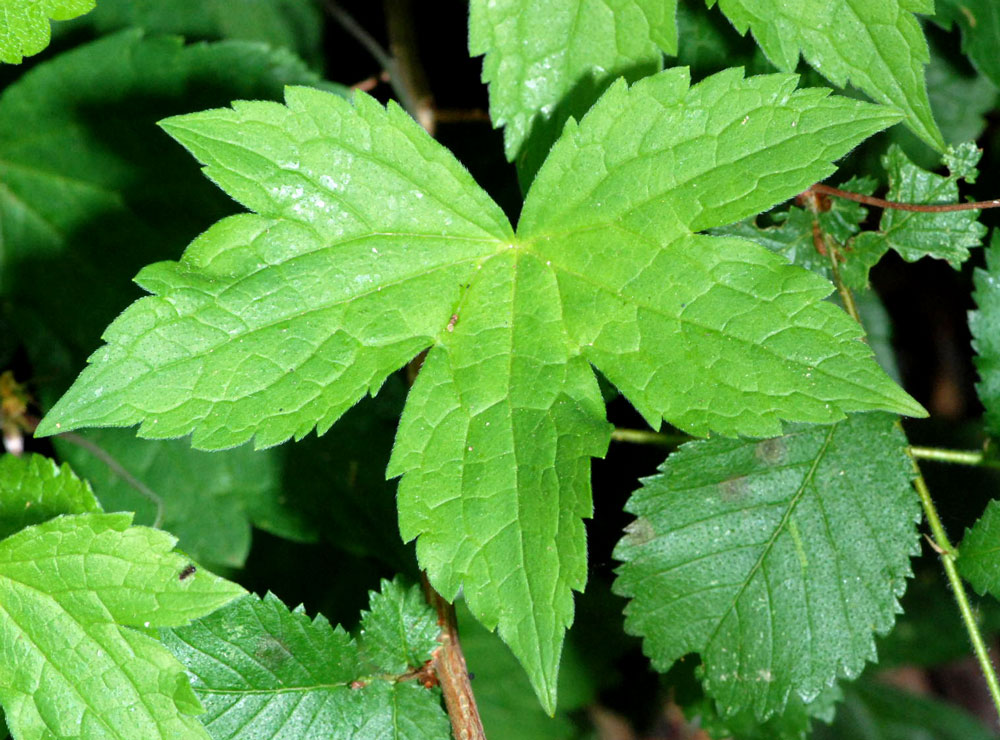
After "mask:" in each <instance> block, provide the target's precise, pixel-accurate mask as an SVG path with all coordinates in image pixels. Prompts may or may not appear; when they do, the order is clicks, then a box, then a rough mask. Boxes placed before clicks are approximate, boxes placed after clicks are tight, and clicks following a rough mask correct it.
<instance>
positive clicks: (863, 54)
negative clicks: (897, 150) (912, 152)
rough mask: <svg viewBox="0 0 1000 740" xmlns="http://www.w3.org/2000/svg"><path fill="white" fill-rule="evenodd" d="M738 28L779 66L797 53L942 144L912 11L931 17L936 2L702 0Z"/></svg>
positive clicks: (788, 67) (923, 44) (790, 65)
mask: <svg viewBox="0 0 1000 740" xmlns="http://www.w3.org/2000/svg"><path fill="white" fill-rule="evenodd" d="M706 2H707V3H708V5H709V6H712V5H715V3H716V2H718V3H719V8H721V9H722V12H723V13H725V14H726V15H727V16H728V17H729V19H730V20H731V21H732V22H733V25H735V26H736V28H737V30H739V31H740V33H746V31H747V29H750V30H751V31H752V32H753V35H754V38H756V39H757V43H759V44H760V46H761V48H762V49H763V50H764V53H765V54H767V56H768V57H769V58H770V59H771V61H772V62H774V64H775V65H777V67H778V68H779V69H782V70H784V71H792V70H794V69H795V67H796V65H797V63H798V61H799V54H800V53H801V54H802V56H803V57H804V58H805V60H806V61H807V62H809V64H810V65H812V67H813V68H814V69H815V70H816V71H817V72H819V73H820V74H822V75H823V76H824V77H826V78H827V79H828V80H830V82H832V83H833V84H834V85H837V86H838V87H844V86H845V85H846V84H847V83H848V82H850V83H851V84H853V85H854V86H855V87H858V88H860V89H861V90H864V91H865V92H866V93H868V94H869V95H871V96H872V97H873V98H874V99H875V100H878V101H879V102H882V103H891V104H892V105H895V106H898V107H899V108H901V109H902V110H903V111H904V112H905V113H906V123H907V125H908V126H909V127H910V128H911V129H913V131H914V133H916V134H917V135H918V136H919V137H920V138H921V139H923V140H924V141H926V142H927V143H928V144H930V145H931V146H933V147H934V148H935V149H939V150H940V149H944V140H943V139H942V138H941V132H940V131H938V128H937V124H936V123H935V122H934V116H933V114H932V113H931V107H930V102H929V101H928V99H927V86H926V84H925V82H924V71H923V65H924V64H926V63H927V61H928V59H930V55H929V53H928V51H927V41H926V39H924V33H923V31H922V30H921V28H920V24H919V23H918V22H917V18H916V16H915V15H914V13H924V14H928V15H933V13H934V1H933V0H825V2H813V0H781V2H774V0H706Z"/></svg>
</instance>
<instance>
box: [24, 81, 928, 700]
mask: <svg viewBox="0 0 1000 740" xmlns="http://www.w3.org/2000/svg"><path fill="white" fill-rule="evenodd" d="M794 85H795V78H794V77H791V76H787V75H777V76H770V77H760V78H752V79H743V78H742V77H741V76H740V75H739V74H733V73H725V74H720V75H717V76H715V77H712V78H710V79H708V80H706V81H704V82H702V83H700V84H699V85H697V86H694V87H689V84H688V80H687V78H686V76H685V75H684V74H683V72H681V71H671V72H664V73H661V74H659V75H657V76H655V77H652V78H648V79H646V80H644V81H642V82H640V83H637V84H636V85H635V86H634V87H633V88H632V89H628V88H627V87H626V86H625V85H623V84H616V85H614V86H613V87H612V88H611V89H609V91H608V92H607V93H606V94H605V96H604V97H603V98H602V100H601V102H600V103H598V105H597V106H595V108H594V109H593V111H592V112H591V113H590V114H588V115H587V116H586V117H585V118H584V119H583V120H582V121H581V123H580V124H579V125H575V124H574V125H570V126H568V127H567V129H566V130H565V131H564V133H563V136H562V138H561V140H560V143H559V144H557V146H556V147H555V148H554V150H553V153H552V156H551V157H550V159H549V160H547V162H546V164H545V165H544V166H543V168H542V170H541V171H540V172H539V175H538V178H537V180H536V181H535V185H534V186H533V188H532V191H531V193H530V194H529V196H528V199H527V202H526V204H525V209H524V214H523V216H522V221H521V225H520V226H519V230H518V233H517V235H515V234H514V232H513V229H512V228H511V226H510V224H509V223H508V221H507V219H506V217H505V216H504V215H503V213H502V212H501V211H500V209H499V208H498V206H497V205H496V204H495V203H494V202H493V201H492V200H491V199H490V198H489V197H488V196H487V195H486V193H485V192H483V191H482V190H481V189H480V188H479V187H478V186H477V185H476V184H475V182H473V180H472V179H471V177H470V176H469V174H468V173H467V172H466V171H465V170H464V169H463V168H462V167H461V165H459V164H458V162H457V161H456V160H455V159H454V158H453V157H452V156H451V155H450V154H449V153H448V152H447V151H446V150H444V149H443V148H442V147H441V146H440V145H439V144H438V143H436V142H435V141H433V140H432V139H431V138H429V137H428V136H427V135H426V133H424V132H423V130H422V129H420V128H419V126H417V124H416V123H415V122H414V121H413V120H412V119H410V118H409V117H408V116H407V115H406V114H405V113H404V112H403V111H402V110H400V109H399V108H398V107H396V106H395V105H392V104H390V106H389V108H388V109H386V108H383V107H382V106H380V105H378V104H377V103H376V102H375V101H373V100H372V99H371V98H370V97H368V96H366V95H364V94H363V93H356V94H355V97H354V101H353V104H352V103H349V102H347V101H345V100H343V99H340V98H337V97H335V96H332V95H329V94H326V93H322V92H319V91H316V90H311V89H306V88H289V90H288V92H287V96H286V100H287V104H286V105H284V106H282V105H278V104H273V103H261V102H238V103H235V104H234V106H233V108H232V109H225V110H214V111H207V112H204V113H200V114H193V115H189V116H181V117H176V118H172V119H169V120H167V121H166V122H164V127H165V128H166V129H167V130H168V131H169V132H170V133H171V134H172V135H173V136H174V137H175V138H177V139H178V140H179V141H181V142H182V143H183V144H184V145H185V146H186V147H188V148H189V149H190V150H191V151H192V152H193V153H194V154H195V156H196V157H198V158H199V159H200V160H201V161H202V162H203V164H204V165H205V172H206V174H207V175H208V176H209V177H210V178H212V179H213V180H214V181H215V182H216V183H217V184H219V185H220V186H221V187H222V188H223V189H225V190H226V191H227V192H228V193H230V195H232V196H233V197H234V198H236V199H237V200H238V201H239V202H240V203H242V204H243V205H245V206H246V207H247V208H250V209H251V210H253V211H255V213H252V214H243V215H239V216H233V217H230V218H228V219H224V220H222V221H220V222H218V223H217V224H216V225H215V226H213V227H212V228H210V229H209V230H208V231H207V232H205V233H204V234H203V235H202V236H200V237H199V238H198V239H196V240H195V242H194V243H193V244H192V245H191V246H190V247H189V248H188V250H187V252H186V253H185V255H184V257H183V259H182V260H181V261H180V262H178V263H172V262H170V263H168V262H164V263H159V264H155V265H152V266H150V267H148V268H146V269H145V270H143V271H142V272H141V273H140V275H139V277H138V279H137V280H138V282H139V283H140V284H141V285H142V286H143V287H145V288H146V289H147V290H149V291H150V292H151V293H153V295H152V296H150V297H147V298H143V299H141V300H140V301H138V302H137V303H135V304H133V305H132V306H131V307H130V308H129V309H127V310H126V311H125V313H124V314H122V316H121V317H120V318H119V319H118V320H117V321H115V322H114V323H113V324H112V325H111V326H110V327H109V328H108V330H107V332H106V333H105V337H104V338H105V340H106V341H107V344H106V345H105V346H104V347H103V348H102V349H100V350H98V351H97V352H96V353H95V354H94V355H93V356H92V358H91V365H90V367H89V368H88V369H87V370H86V371H85V372H84V374H83V375H82V376H81V377H80V379H79V380H78V381H77V383H76V384H75V386H74V387H73V388H72V389H71V390H70V391H69V393H68V394H67V395H66V396H64V397H63V399H62V400H61V401H60V402H59V403H58V404H57V405H56V406H55V407H54V408H53V410H52V411H51V412H50V414H49V415H48V416H46V418H45V419H44V420H43V422H42V424H41V426H39V429H38V433H39V434H51V433H54V432H58V431H60V430H66V429H70V428H74V427H78V426H82V425H103V426H125V425H130V424H136V423H141V427H140V434H141V435H143V436H148V437H154V438H161V437H171V436H179V435H183V434H188V433H192V432H193V444H194V445H195V446H196V447H202V448H209V449H212V448H224V447H230V446H233V445H237V444H240V443H242V442H245V441H247V440H249V439H251V438H253V439H254V440H255V442H256V444H257V445H258V446H267V445H273V444H277V443H279V442H282V441H285V440H286V439H288V438H290V437H295V438H297V439H298V438H301V437H303V436H304V435H306V434H307V433H309V432H310V431H311V430H312V429H313V428H318V430H319V431H320V432H323V431H325V430H326V429H328V428H329V427H330V425H331V424H333V423H334V421H336V419H337V418H338V417H340V416H341V415H342V414H343V413H344V412H345V410H347V409H348V408H350V407H351V406H352V405H353V404H354V403H355V402H356V401H357V400H358V399H359V398H361V397H362V396H363V395H365V394H368V393H374V392H375V391H377V389H378V388H379V387H380V386H381V385H382V383H383V381H384V380H385V378H386V377H387V376H388V375H389V374H390V373H392V372H394V371H395V370H397V369H398V368H400V367H402V366H403V365H404V364H405V363H407V362H408V361H409V360H411V359H412V358H413V357H414V356H415V355H416V354H417V353H419V352H421V351H422V350H424V349H429V352H428V355H427V357H426V360H425V362H424V363H423V366H422V369H421V371H420V373H419V375H418V377H417V380H416V383H415V384H414V386H413V388H412V390H411V392H410V395H409V398H408V399H407V402H406V407H405V409H404V412H403V416H402V420H401V422H400V426H399V431H398V433H397V437H396V443H395V447H394V450H393V455H392V458H391V460H390V463H389V468H388V473H389V475H390V476H399V475H402V480H401V482H400V487H399V493H398V504H399V512H400V529H401V531H402V533H403V536H404V538H405V539H412V538H417V551H418V557H419V559H420V562H421V565H422V566H423V567H424V568H425V569H426V570H427V572H428V576H429V578H430V581H431V583H432V584H433V585H434V586H435V588H437V589H438V591H439V592H441V593H442V594H443V595H444V596H445V597H446V598H448V599H452V598H454V597H455V596H456V595H457V593H458V591H459V589H460V588H461V589H463V591H464V594H465V598H466V600H467V602H468V604H469V607H470V609H471V610H472V612H473V613H474V614H475V615H476V617H477V619H479V620H480V621H481V622H482V623H483V624H484V625H486V626H487V627H489V628H493V627H497V628H498V629H499V632H500V635H501V636H502V637H503V638H504V640H505V641H506V642H507V643H508V644H509V645H510V646H511V648H512V650H513V651H514V653H515V655H517V657H518V658H519V659H520V660H521V662H522V663H523V664H524V665H525V667H526V669H527V671H528V674H529V676H530V677H531V678H532V681H533V683H534V685H535V688H536V690H537V691H538V693H539V696H540V697H541V698H542V702H543V704H544V706H545V707H546V708H547V709H548V710H549V711H550V712H551V711H552V710H553V709H554V706H555V686H556V674H557V670H558V665H559V656H560V653H561V646H562V641H563V636H564V632H565V628H566V626H567V625H568V624H569V623H570V622H571V621H572V616H573V599H572V589H581V588H582V587H583V585H584V581H585V578H586V567H587V566H586V540H585V535H584V529H583V522H582V518H584V517H587V516H589V515H590V512H591V500H590V485H589V458H590V457H593V456H599V455H603V454H604V451H605V450H606V447H607V444H608V439H609V428H608V425H607V424H606V422H605V421H604V419H603V415H604V414H603V402H602V398H601V395H600V391H599V388H598V385H597V381H596V378H595V376H594V373H593V371H592V370H591V368H590V365H589V363H593V364H594V365H596V366H597V367H598V368H599V369H601V370H602V371H604V372H605V374H606V375H607V376H608V377H609V378H610V379H611V380H612V381H614V382H615V383H616V384H617V385H618V386H619V388H620V389H621V390H622V391H623V392H624V393H625V394H626V395H627V396H628V397H629V400H631V401H632V402H633V403H634V404H635V405H636V406H637V407H638V408H639V409H640V410H641V411H642V412H643V413H644V414H645V415H646V416H647V418H649V419H650V420H651V421H652V422H654V423H657V424H658V423H659V422H660V421H661V420H662V419H667V420H668V421H670V422H672V423H674V424H677V425H679V426H682V427H684V428H685V429H687V430H690V431H693V432H695V433H702V432H707V431H709V430H714V431H718V432H721V433H725V434H747V435H766V434H773V433H777V432H780V430H781V427H782V422H783V421H784V420H788V421H834V420H837V419H840V418H843V416H844V414H845V412H847V411H855V410H870V409H885V410H892V411H897V412H900V413H909V414H916V415H922V414H923V413H924V412H923V410H922V409H921V408H920V407H919V405H917V404H916V403H915V402H914V401H913V400H912V399H911V398H910V397H909V396H907V395H906V394H905V393H904V392H903V391H902V390H900V389H899V388H898V386H896V385H895V384H894V383H893V382H892V381H891V380H889V379H888V378H887V377H886V376H885V375H884V374H883V373H882V372H881V371H880V370H879V369H878V368H877V366H876V365H875V363H874V362H873V361H872V360H871V353H870V350H869V349H868V348H867V347H866V346H865V345H864V344H863V343H862V342H861V341H859V338H860V329H859V327H858V326H857V325H856V324H855V323H854V322H852V321H851V320H850V319H849V318H848V317H847V316H846V315H845V314H843V313H842V312H840V311H839V310H838V309H837V308H835V307H834V306H832V305H831V304H829V303H827V302H825V301H824V300H823V298H824V297H825V296H826V295H827V294H828V293H829V292H830V291H831V286H830V284H829V283H828V282H826V281H824V280H822V279H821V278H819V277H818V276H815V275H812V274H810V273H808V272H807V271H805V270H802V269H801V268H798V267H795V266H793V265H788V264H787V263H785V262H784V260H782V259H781V257H779V256H777V255H773V254H771V253H769V252H768V251H767V250H765V249H763V248H762V247H759V246H757V245H754V244H751V243H750V242H746V241H743V240H735V239H718V238H713V237H705V236H697V235H695V234H694V233H693V232H694V231H696V230H698V229H702V228H708V227H711V226H716V225H721V224H724V223H727V222H728V221H732V220H737V219H740V218H744V217H746V216H748V215H751V214H753V213H755V212H757V211H759V210H761V209H762V208H767V207H770V206H773V205H774V204H775V203H777V202H780V201H782V200H784V199H786V198H789V197H791V196H793V195H795V194H796V193H798V192H800V191H801V190H802V189H804V188H805V187H807V186H808V185H809V184H811V183H812V182H815V181H816V180H817V179H821V178H823V177H825V176H826V175H828V174H829V173H830V171H831V170H832V169H833V165H832V160H833V159H835V158H836V157H838V156H840V155H842V154H844V153H845V152H847V151H848V150H849V149H850V148H851V147H852V146H854V145H855V144H856V143H857V142H858V141H860V140H862V139H863V138H864V137H865V136H867V135H869V134H871V133H873V132H874V131H877V130H879V129H881V128H884V127H885V126H887V125H889V124H891V123H892V122H893V121H895V120H897V115H896V114H895V113H894V112H893V111H889V110H886V109H884V108H881V107H879V106H873V105H870V104H867V103H860V102H857V101H849V100H846V99H842V98H834V97H829V95H828V92H827V91H823V90H807V91H795V90H794ZM722 99H726V101H727V103H726V106H725V108H724V109H722V113H719V110H720V108H719V101H720V100H722ZM681 116H685V117H686V118H685V121H686V123H685V125H684V126H683V127H679V126H678V125H677V122H678V120H679V117H681ZM629 120H631V123H628V121H629ZM623 122H625V123H624V124H623ZM640 142H643V143H642V144H641V149H639V148H638V147H639V146H640ZM719 153H723V154H721V155H720V154H719ZM598 163H603V164H600V165H599V166H595V165H596V164H598ZM587 275H589V276H590V277H586V276H587ZM640 335H641V339H642V341H639V337H640ZM656 368H661V369H659V370H657V369H656ZM501 563H502V564H503V566H502V567H500V566H499V564H501Z"/></svg>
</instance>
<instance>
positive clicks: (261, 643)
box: [161, 581, 451, 740]
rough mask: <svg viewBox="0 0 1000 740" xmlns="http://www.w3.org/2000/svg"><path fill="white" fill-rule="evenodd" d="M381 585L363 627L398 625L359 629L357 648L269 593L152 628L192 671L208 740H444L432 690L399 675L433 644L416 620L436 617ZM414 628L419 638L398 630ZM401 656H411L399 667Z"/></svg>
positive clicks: (444, 721) (411, 597)
mask: <svg viewBox="0 0 1000 740" xmlns="http://www.w3.org/2000/svg"><path fill="white" fill-rule="evenodd" d="M382 590H383V593H382V598H379V597H378V596H373V601H372V610H371V612H369V613H367V614H366V615H365V620H366V624H367V625H368V626H369V628H370V627H371V625H373V624H378V625H384V626H385V625H388V624H390V623H393V622H395V623H396V625H397V629H395V630H388V629H384V630H383V629H378V630H374V631H373V630H371V629H368V630H367V631H366V633H365V639H364V645H363V647H362V648H360V649H359V645H358V644H357V643H356V642H355V641H354V640H352V639H351V637H350V635H348V634H347V633H346V632H345V631H344V630H343V628H341V627H336V628H331V626H330V623H329V622H328V621H327V620H326V619H325V618H324V617H323V616H322V615H320V616H317V617H316V618H315V619H310V618H309V617H308V616H307V615H306V614H305V611H304V610H303V608H302V607H299V608H297V609H295V610H294V611H289V609H288V607H286V606H285V605H284V604H283V603H281V601H280V600H279V599H278V598H277V597H276V596H274V595H272V594H268V595H267V596H265V597H264V598H263V599H259V598H257V597H256V596H246V597H244V598H242V599H240V600H238V601H235V602H233V603H232V604H231V605H229V606H227V607H225V608H223V609H220V610H219V611H217V612H216V613H215V614H212V615H210V616H208V617H206V618H204V619H200V620H198V621H196V622H194V623H192V624H190V625H188V626H185V627H177V628H174V629H169V630H161V635H162V638H163V642H164V644H166V646H167V647H168V648H169V649H170V650H171V651H172V652H173V653H174V655H175V656H177V658H178V659H180V660H181V661H182V662H183V663H184V665H185V666H186V667H187V669H188V671H189V673H190V674H191V675H192V682H191V683H192V688H193V689H194V692H195V694H196V695H197V696H198V698H199V699H200V700H201V701H202V703H204V705H205V709H206V713H205V715H204V716H203V717H202V718H201V719H202V721H203V722H204V723H205V727H206V728H207V729H208V732H209V734H210V735H211V736H212V738H213V740H242V739H243V738H268V740H348V739H351V740H366V739H367V738H386V739H387V740H446V738H450V737H451V732H450V729H451V728H450V726H449V723H448V718H447V716H446V715H445V713H444V712H443V711H442V709H441V700H440V694H439V693H438V692H437V691H432V690H428V689H425V688H424V687H423V686H422V685H421V684H420V683H419V682H418V681H416V680H414V679H413V677H412V676H410V677H409V678H407V677H406V676H405V675H403V674H404V673H405V672H407V671H409V670H412V669H414V668H420V667H421V666H422V665H423V663H424V662H425V661H427V660H429V659H430V657H431V655H430V648H431V647H432V646H436V645H437V642H436V641H435V640H434V639H433V637H430V638H429V639H427V635H426V634H424V633H426V630H423V629H421V628H420V627H419V626H420V625H430V626H431V627H435V628H436V617H435V615H434V613H433V612H432V611H430V610H429V608H428V606H427V604H426V602H424V601H423V599H422V598H421V596H420V592H419V590H418V589H416V588H413V589H407V590H403V589H402V588H401V587H400V586H399V585H398V584H395V583H390V582H388V581H383V582H382ZM387 590H389V591H391V592H392V593H391V594H387V593H386V591H387ZM413 626H417V628H418V632H419V633H420V634H421V637H420V638H419V640H418V644H415V643H414V642H412V640H411V639H409V638H412V637H413V635H408V634H407V633H406V632H405V631H403V630H401V629H399V628H401V627H413ZM401 655H405V656H407V658H408V659H410V660H412V661H413V662H405V661H404V662H403V663H399V662H398V660H397V659H396V656H401ZM372 658H375V660H374V661H373V662H369V661H370V660H371V659H372ZM382 658H386V659H387V660H386V661H382V660H381V659H382Z"/></svg>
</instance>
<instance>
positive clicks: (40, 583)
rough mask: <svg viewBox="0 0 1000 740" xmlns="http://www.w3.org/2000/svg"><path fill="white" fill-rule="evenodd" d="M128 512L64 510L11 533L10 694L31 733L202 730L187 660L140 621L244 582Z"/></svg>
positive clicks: (6, 675)
mask: <svg viewBox="0 0 1000 740" xmlns="http://www.w3.org/2000/svg"><path fill="white" fill-rule="evenodd" d="M130 521H131V517H130V516H129V515H127V514H80V515H75V516H63V517H59V518H56V519H52V520H49V521H48V522H45V523H44V524H39V525H36V526H33V527H28V528H27V529H23V530H21V531H20V532H18V533H17V534H14V535H12V536H11V537H8V538H7V539H5V540H3V541H2V542H0V603H2V604H3V610H2V612H0V651H2V652H3V653H4V655H6V656H8V657H7V659H6V660H4V661H3V663H2V665H0V703H2V704H3V707H4V711H5V712H6V715H7V723H8V726H9V727H10V728H11V731H12V732H13V734H14V736H15V737H17V738H19V740H35V739H37V740H42V739H43V738H53V737H74V738H75V737H78V738H81V740H85V739H87V738H94V739H96V738H115V739H116V740H117V739H120V740H152V739H154V738H164V740H178V739H179V738H183V739H184V740H187V739H188V738H190V739H191V740H199V739H201V738H205V737H206V734H205V731H204V729H203V728H202V726H201V725H200V723H199V722H198V720H197V719H195V718H194V717H193V716H192V715H194V714H197V713H198V712H200V711H201V706H200V704H199V703H198V699H197V698H196V697H195V696H194V694H193V693H192V692H191V687H190V686H189V685H188V683H187V681H186V679H185V678H184V669H183V667H182V666H181V665H180V663H178V662H177V661H176V660H175V659H174V658H173V657H172V656H171V655H170V653H169V652H167V650H165V649H164V648H163V646H162V645H160V643H159V642H157V641H156V640H154V639H153V638H151V637H150V636H149V635H147V634H145V633H144V632H141V631H136V630H132V629H128V627H157V626H174V625H180V624H184V623H185V622H188V621H189V620H191V619H195V618H197V617H200V616H203V615H205V614H208V613H209V612H211V611H213V610H214V609H216V608H218V607H220V606H222V605H223V604H225V603H226V602H228V601H230V600H232V599H233V598H235V597H236V596H238V595H239V594H240V593H242V591H243V589H241V588H240V587H239V586H237V585H236V584H234V583H229V582H227V581H224V580H222V579H220V578H217V577H215V576H213V575H211V574H210V573H208V572H207V571H204V570H200V571H197V572H194V573H193V574H191V575H190V576H186V577H184V578H181V577H180V576H181V575H182V574H183V573H185V571H186V570H187V569H188V568H189V566H190V561H189V560H188V559H187V558H185V557H184V556H182V555H180V554H179V553H174V552H171V548H172V547H173V544H174V542H175V540H174V539H173V538H172V537H171V536H170V535H168V534H167V533H165V532H161V531H158V530H153V529H147V528H145V527H130V526H129V524H130Z"/></svg>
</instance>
